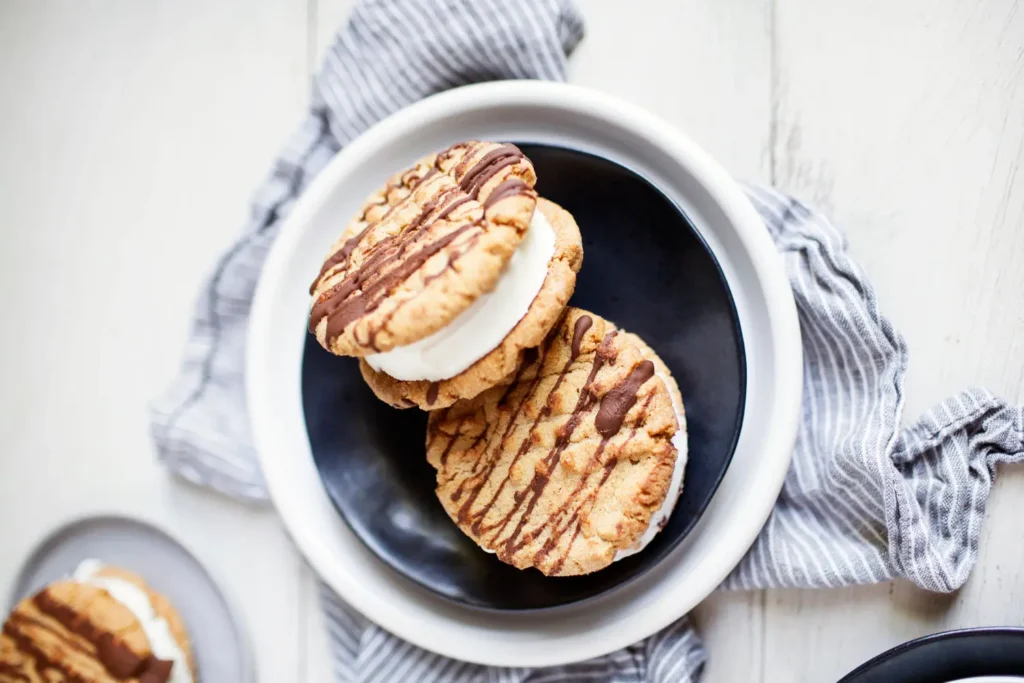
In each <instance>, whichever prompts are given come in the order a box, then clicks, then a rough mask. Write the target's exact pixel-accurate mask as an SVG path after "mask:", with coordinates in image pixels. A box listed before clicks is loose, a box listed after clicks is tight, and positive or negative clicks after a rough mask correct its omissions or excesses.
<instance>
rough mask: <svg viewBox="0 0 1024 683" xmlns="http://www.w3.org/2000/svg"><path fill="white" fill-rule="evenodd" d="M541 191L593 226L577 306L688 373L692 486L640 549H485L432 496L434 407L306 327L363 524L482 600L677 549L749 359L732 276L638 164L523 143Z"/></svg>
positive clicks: (415, 565)
mask: <svg viewBox="0 0 1024 683" xmlns="http://www.w3.org/2000/svg"><path fill="white" fill-rule="evenodd" d="M520 146H521V147H522V149H523V151H524V152H526V154H527V155H528V156H529V157H530V159H531V160H532V161H533V163H534V166H535V167H536V170H537V176H538V177H539V178H541V180H540V182H539V184H538V186H537V189H538V190H539V191H540V193H541V194H542V195H543V196H545V197H548V198H549V199H551V200H553V201H555V202H558V203H559V204H561V205H562V206H564V207H565V208H566V209H568V210H569V211H570V212H571V213H572V214H573V215H574V216H575V217H576V221H577V222H578V223H579V226H580V231H581V233H582V234H583V249H584V258H583V269H582V271H581V272H580V274H579V279H578V281H577V285H576V293H575V295H574V296H573V298H572V302H571V303H572V304H573V305H576V306H580V307H582V308H586V309H589V310H591V311H594V312H595V313H597V314H599V315H601V316H603V317H605V318H607V319H609V320H611V321H613V322H615V323H616V324H617V325H620V326H622V327H623V328H625V329H627V330H629V331H631V332H635V333H637V334H639V335H640V336H641V337H643V338H644V339H645V340H646V341H647V343H648V344H650V346H651V347H652V348H653V349H654V350H655V351H656V352H657V353H658V355H659V356H661V358H662V359H663V360H664V361H665V363H666V364H667V365H668V367H669V369H670V370H671V371H672V374H673V376H674V377H675V378H676V381H677V382H678V384H679V389H680V391H681V392H682V394H683V400H684V402H685V404H686V414H687V422H688V426H689V463H688V464H687V467H686V480H685V485H684V488H683V495H682V496H681V498H680V499H679V502H678V503H677V505H676V508H675V511H674V512H673V514H672V517H671V519H670V520H669V523H668V524H667V525H666V527H665V529H664V530H663V531H662V532H661V533H659V534H658V536H657V537H656V538H655V540H654V541H652V542H651V543H650V545H648V547H647V548H645V549H644V551H643V552H641V553H638V554H636V555H634V556H632V557H629V558H626V559H624V560H622V561H619V562H616V563H615V564H613V565H612V566H610V567H608V568H607V569H604V570H602V571H600V572H596V573H594V574H591V575H589V576H582V577H571V578H565V577H561V578H548V577H545V576H543V575H542V574H541V573H540V572H538V571H536V570H534V569H530V570H527V571H520V570H518V569H515V568H513V567H511V566H509V565H506V564H503V563H502V562H501V561H499V560H498V559H497V558H495V557H494V556H493V555H490V554H488V553H485V552H484V551H483V550H481V549H480V548H478V547H477V546H476V544H474V543H473V541H471V540H470V539H469V538H468V537H466V536H464V535H463V533H462V532H461V531H460V530H459V529H458V527H456V526H455V525H454V524H453V523H452V522H451V520H450V519H449V518H448V515H447V514H446V513H445V512H444V510H443V509H442V507H441V504H440V503H439V502H438V500H437V498H436V497H435V495H434V485H435V473H434V470H433V468H431V467H430V465H428V464H427V461H426V458H425V457H424V445H423V442H424V434H425V430H426V415H425V414H424V413H422V412H420V411H418V410H401V411H400V410H395V409H392V408H390V407H389V406H387V405H385V404H384V403H382V402H380V401H378V400H377V399H376V398H375V397H374V396H373V394H372V393H371V392H370V390H369V389H368V388H367V387H366V386H365V385H364V384H363V382H362V379H361V377H360V375H359V369H358V367H357V364H356V362H355V361H354V360H352V359H349V358H337V357H334V356H332V355H331V354H329V353H327V352H326V351H324V350H323V349H322V348H320V346H319V345H318V344H317V342H316V340H315V339H314V338H313V337H312V336H308V337H307V342H306V351H305V356H304V358H303V365H302V395H303V404H304V410H305V416H306V429H307V431H308V433H309V441H310V446H311V447H312V451H313V459H314V461H315V462H316V466H317V468H318V469H319V471H320V476H321V477H322V478H323V481H324V486H325V487H326V488H327V492H328V494H329V495H330V497H331V499H332V500H333V501H334V504H335V506H337V508H338V510H339V511H340V513H341V515H342V517H344V519H345V521H346V522H347V523H348V524H349V526H350V527H351V528H352V530H353V531H354V532H355V533H356V535H357V536H358V537H359V538H360V539H362V541H363V542H364V543H365V544H366V545H367V546H368V547H369V548H370V549H371V550H373V551H374V552H375V553H376V554H377V555H378V556H379V557H380V558H381V559H382V560H383V561H384V562H386V563H387V564H389V565H391V566H392V567H393V568H394V569H396V570H397V571H398V572H400V573H402V574H404V575H405V576H407V577H409V578H410V579H412V580H413V581H415V582H417V583H419V584H421V585H423V586H425V587H426V588H429V589H430V590H432V591H434V592H435V593H438V594H439V595H442V596H444V597H447V598H450V599H452V600H455V601H457V602H460V603H463V604H468V605H472V606H474V607H479V608H485V609H499V610H530V609H544V608H549V607H556V606H558V605H565V604H567V603H572V602H578V601H580V600H585V599H587V598H592V597H594V596H597V595H599V594H601V593H604V592H606V591H608V590H611V589H612V588H615V587H618V586H621V585H622V584H624V583H626V582H627V581H629V580H631V579H634V578H636V577H637V576H639V575H640V574H642V573H643V572H644V571H646V570H648V569H650V568H651V567H653V566H654V565H655V564H657V563H658V562H660V561H661V560H662V559H664V558H665V556H666V555H668V553H669V552H670V551H671V550H672V549H673V548H674V547H675V546H676V545H677V544H678V543H679V542H680V541H681V540H682V539H683V538H684V537H685V536H686V534H687V533H688V532H689V531H690V529H691V528H693V525H694V524H695V523H696V522H697V520H698V519H699V518H700V515H701V513H702V512H703V511H704V508H705V507H707V504H708V503H709V502H710V500H711V496H712V495H713V494H714V492H715V489H716V488H718V484H719V482H721V480H722V477H723V476H724V475H725V471H726V468H727V467H728V466H729V461H730V460H731V459H732V454H733V450H734V448H735V446H736V439H737V437H738V435H739V428H740V424H741V421H742V419H743V402H744V396H745V393H746V369H745V366H744V362H745V360H744V354H743V341H742V338H741V335H740V329H739V322H738V320H737V317H736V311H735V307H734V305H733V300H732V296H731V294H730V293H729V287H728V286H727V285H726V282H725V279H724V277H723V276H722V273H721V270H720V269H719V267H718V264H717V262H716V261H715V259H714V257H713V256H712V255H711V252H710V251H709V250H708V247H707V245H706V244H705V243H704V241H703V240H702V239H701V238H700V236H699V235H698V234H697V232H696V231H695V230H694V229H693V226H692V225H691V224H690V222H689V221H688V220H687V219H686V217H685V216H684V215H683V214H682V212H681V211H680V210H679V209H678V207H676V206H675V205H674V204H673V203H672V202H670V201H669V200H668V199H667V198H666V197H665V196H664V195H663V194H662V193H661V192H660V191H658V190H657V189H656V188H655V187H654V186H653V185H651V184H650V183H649V182H647V181H646V180H644V179H643V178H642V177H640V176H639V175H637V174H636V173H633V172H632V171H630V170H628V169H626V168H624V167H622V166H620V165H618V164H616V163H613V162H610V161H608V160H605V159H601V158H599V157H596V156H592V155H590V154H586V153H583V152H578V151H575V150H570V149H565V148H560V147H550V146H541V145H520Z"/></svg>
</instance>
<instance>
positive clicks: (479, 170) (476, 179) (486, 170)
mask: <svg viewBox="0 0 1024 683" xmlns="http://www.w3.org/2000/svg"><path fill="white" fill-rule="evenodd" d="M522 158H523V153H522V152H521V151H520V150H519V148H518V147H516V146H515V145H502V146H501V147H498V148H496V149H492V150H491V151H490V152H488V153H487V154H485V155H483V156H482V157H480V160H479V161H477V162H476V164H474V165H473V168H471V169H469V171H467V172H466V174H465V175H464V176H462V180H461V181H460V182H459V186H460V187H461V188H462V191H463V192H466V193H467V194H469V195H470V196H472V197H473V198H474V199H476V198H477V197H478V196H479V194H480V190H482V189H483V187H484V185H486V184H487V181H488V180H490V179H491V178H493V177H494V176H496V175H497V174H498V171H500V170H501V169H503V168H505V167H506V166H511V165H513V164H515V163H517V162H518V161H519V160H520V159H522Z"/></svg>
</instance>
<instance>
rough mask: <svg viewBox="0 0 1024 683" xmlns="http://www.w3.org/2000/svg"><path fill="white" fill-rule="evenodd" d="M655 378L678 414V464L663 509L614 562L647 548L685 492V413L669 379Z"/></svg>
mask: <svg viewBox="0 0 1024 683" xmlns="http://www.w3.org/2000/svg"><path fill="white" fill-rule="evenodd" d="M655 376H656V377H659V378H660V379H661V381H662V383H663V384H664V385H665V390H666V391H668V395H669V397H671V399H672V408H673V409H674V410H675V413H676V422H678V423H679V428H678V429H676V433H675V434H673V435H672V445H673V446H675V447H676V464H675V467H674V468H673V469H672V481H671V482H670V483H669V485H668V492H667V493H666V494H665V500H664V502H662V504H661V507H660V508H658V511H657V512H655V513H654V514H653V515H651V521H650V522H648V524H647V529H646V530H645V531H644V533H643V535H641V536H640V538H638V539H637V540H636V542H635V543H634V544H633V545H631V546H630V547H628V548H624V549H622V550H620V551H618V552H617V553H615V559H613V560H612V562H618V561H619V560H621V559H622V558H624V557H629V556H630V555H635V554H637V553H638V552H640V551H641V550H643V549H644V548H646V547H647V544H648V543H650V542H651V541H653V540H654V537H655V536H657V535H658V532H659V531H661V529H662V527H663V526H665V524H666V523H667V522H668V518H669V517H670V516H671V515H672V510H674V509H675V507H676V502H677V501H678V500H679V494H681V493H682V492H683V471H684V470H685V469H686V415H685V413H684V412H683V406H681V405H680V404H679V399H678V398H676V395H675V392H674V391H672V390H671V389H669V381H670V380H669V378H668V377H666V376H665V375H663V374H662V373H660V372H656V373H655Z"/></svg>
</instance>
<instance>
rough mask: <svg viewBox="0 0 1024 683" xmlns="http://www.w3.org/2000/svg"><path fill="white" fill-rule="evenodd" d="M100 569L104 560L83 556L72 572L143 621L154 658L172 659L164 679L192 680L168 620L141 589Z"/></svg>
mask: <svg viewBox="0 0 1024 683" xmlns="http://www.w3.org/2000/svg"><path fill="white" fill-rule="evenodd" d="M102 569H103V563H101V562H100V561H99V560H85V561H84V562H82V563H81V564H80V565H78V568H77V569H76V570H75V573H74V574H73V578H74V580H75V581H78V582H79V583H87V584H89V585H91V586H96V587H97V588H102V589H103V590H105V591H107V593H109V594H110V597H112V598H114V600H117V601H118V602H119V603H121V604H122V605H124V606H125V607H126V608H127V609H128V611H129V612H131V613H132V614H133V615H135V618H136V619H138V620H139V624H141V625H142V631H143V632H144V633H145V634H146V639H147V640H149V648H150V650H152V651H153V656H154V657H156V658H157V659H164V660H170V661H172V662H174V665H173V666H172V667H171V677H170V678H168V679H167V683H192V670H191V669H190V668H189V665H188V661H187V660H186V658H185V653H184V652H182V650H181V646H180V645H178V641H177V640H175V639H174V635H173V634H172V633H171V627H170V625H169V624H168V623H167V620H166V619H164V618H163V617H161V616H160V615H158V614H157V613H156V611H155V610H154V609H153V604H152V603H151V602H150V600H149V596H148V595H146V591H144V590H142V589H141V588H139V587H138V586H136V585H135V584H134V583H131V582H130V581H125V580H124V579H118V578H114V577H110V576H98V573H99V572H100V570H102Z"/></svg>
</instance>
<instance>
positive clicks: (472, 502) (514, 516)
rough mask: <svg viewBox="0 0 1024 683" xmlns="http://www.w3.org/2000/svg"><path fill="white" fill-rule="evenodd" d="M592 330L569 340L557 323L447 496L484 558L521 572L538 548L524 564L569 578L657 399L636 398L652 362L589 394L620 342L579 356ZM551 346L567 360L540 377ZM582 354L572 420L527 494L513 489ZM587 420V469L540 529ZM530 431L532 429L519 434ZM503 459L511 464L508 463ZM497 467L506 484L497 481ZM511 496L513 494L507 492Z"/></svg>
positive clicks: (607, 340) (579, 323)
mask: <svg viewBox="0 0 1024 683" xmlns="http://www.w3.org/2000/svg"><path fill="white" fill-rule="evenodd" d="M593 325H594V321H593V319H592V318H591V317H590V316H588V315H581V316H580V317H579V318H577V319H576V321H575V323H574V324H573V326H572V327H571V330H572V332H571V337H570V336H569V335H568V334H567V332H566V328H567V327H568V326H567V325H566V323H565V322H564V321H563V322H561V323H559V324H558V325H556V329H560V330H561V332H560V333H559V334H557V335H556V334H552V335H551V336H550V337H549V338H548V341H547V342H546V343H545V345H544V346H543V347H542V348H541V349H540V357H539V361H540V362H539V365H536V366H534V365H533V364H532V363H527V362H526V361H525V360H524V364H523V366H521V367H520V370H519V372H517V375H516V376H515V378H514V380H513V382H512V384H511V385H510V386H509V387H506V389H505V390H504V391H503V393H502V395H501V397H500V399H499V400H498V402H497V407H498V408H499V410H500V411H501V413H502V415H503V417H502V418H501V420H503V421H504V420H507V422H502V423H500V424H499V425H494V426H493V427H485V428H484V432H486V438H487V443H486V444H485V445H484V447H483V449H482V450H480V451H479V453H478V455H476V456H475V464H474V465H473V469H472V471H471V472H470V473H469V474H468V475H467V476H465V477H464V478H462V480H461V481H460V482H459V485H458V487H457V489H456V490H455V491H454V493H452V494H451V495H450V499H451V501H452V502H454V503H460V505H459V508H458V509H457V510H456V511H452V512H453V514H452V516H453V518H454V519H455V520H456V521H457V522H458V524H459V525H460V526H461V527H462V528H463V529H465V530H466V531H467V532H468V533H470V535H472V536H473V537H474V538H475V539H476V540H477V542H478V543H480V544H481V545H483V546H484V547H485V548H491V549H493V550H494V551H495V552H496V553H497V555H498V557H499V558H500V559H502V560H503V561H505V562H508V563H511V564H516V565H517V566H522V564H521V563H522V562H524V560H523V558H522V557H521V556H519V553H521V552H522V550H523V549H524V548H526V547H528V546H529V547H531V548H536V552H535V553H534V554H533V557H532V559H531V560H530V561H529V563H530V564H532V565H533V566H536V567H538V568H541V569H542V571H544V573H545V574H548V575H559V574H561V573H562V572H563V570H564V569H565V565H566V562H567V561H568V560H569V556H570V554H571V552H572V549H573V546H574V544H575V543H576V540H577V538H578V537H579V536H580V535H581V534H582V533H585V529H584V527H585V522H586V519H587V516H588V514H590V511H591V510H593V508H594V506H595V505H597V504H598V501H599V498H600V496H601V495H602V493H601V492H602V490H603V489H604V488H605V487H606V484H607V483H608V482H609V480H611V479H612V476H613V473H614V471H615V469H616V467H617V466H618V464H619V463H620V460H621V459H622V458H623V457H624V456H623V453H625V451H626V449H627V448H628V444H629V443H630V442H631V441H632V440H633V439H634V437H636V435H637V434H638V433H639V431H640V430H641V429H642V427H643V425H644V421H645V417H644V416H645V415H646V414H647V412H648V411H649V407H650V405H651V402H652V400H653V399H654V394H653V393H652V392H648V393H647V394H646V395H644V396H643V397H642V398H640V397H639V396H638V392H639V390H640V388H641V386H642V385H643V384H644V383H645V382H646V381H647V380H648V379H650V378H651V377H652V376H653V375H654V374H655V367H654V364H653V363H652V362H650V361H641V362H640V363H637V365H636V366H634V367H633V368H632V369H629V368H628V366H627V368H625V369H626V370H629V371H628V372H627V373H626V375H625V377H624V378H622V379H620V380H619V381H618V382H617V383H616V384H615V385H614V386H613V387H612V388H611V390H609V391H607V393H604V394H603V395H601V396H599V394H598V393H596V391H597V390H596V389H595V386H596V382H597V379H598V375H599V374H600V373H601V370H602V368H604V367H605V366H606V365H608V364H609V363H614V362H615V358H616V356H617V351H616V349H615V346H614V337H615V335H616V334H617V333H616V331H614V330H613V331H611V332H609V333H608V334H606V335H605V336H604V338H603V339H602V340H601V342H600V344H598V347H597V349H596V350H595V351H593V352H590V351H584V347H585V344H584V343H583V341H584V339H585V337H586V336H587V334H588V333H589V332H590V330H591V329H592V327H593ZM556 338H557V339H561V340H562V344H564V346H563V347H562V348H566V347H568V349H567V350H568V351H569V354H568V355H569V358H568V360H567V361H566V362H564V364H562V365H561V367H559V368H558V369H557V374H555V372H553V370H554V368H551V369H549V370H548V371H547V372H545V371H544V370H545V368H544V365H545V363H544V358H545V357H546V356H547V354H548V351H549V349H550V346H551V343H552V341H553V340H554V339H556ZM589 348H593V347H592V346H591V347H589ZM562 353H564V351H563V352H562ZM583 353H593V360H592V363H591V367H590V370H589V374H588V376H587V378H586V380H585V382H584V383H583V386H582V387H581V389H580V390H579V395H578V396H577V398H576V402H575V405H574V406H573V408H572V412H571V413H569V415H568V418H567V419H565V421H564V422H562V423H561V424H560V425H559V426H558V427H557V428H556V431H555V439H554V443H553V444H552V445H551V446H550V447H549V448H548V450H547V453H546V454H544V455H543V456H542V457H540V458H539V459H537V460H535V461H534V460H532V459H531V462H532V465H533V466H532V472H531V471H530V470H527V472H528V474H527V476H528V477H529V480H528V481H527V482H526V483H525V485H522V484H515V483H513V480H512V476H513V472H516V471H518V470H519V469H521V465H519V463H520V461H521V460H522V459H523V458H524V457H527V456H526V454H527V453H529V452H530V450H531V449H533V448H535V447H536V445H537V443H538V434H537V428H538V427H539V426H540V425H541V424H542V423H544V422H546V421H548V420H550V419H551V416H552V412H553V409H554V408H553V407H554V406H555V405H556V403H555V400H554V399H555V397H556V395H558V392H559V389H560V387H561V385H562V383H563V381H564V379H565V377H567V376H568V375H569V373H570V372H573V371H575V369H576V367H578V366H575V363H577V362H579V357H580V355H581V354H583ZM564 357H565V356H563V358H564ZM530 360H531V361H533V359H530ZM574 366H575V367H574ZM525 367H531V368H532V369H533V370H532V371H533V373H534V374H533V376H532V377H531V378H530V381H529V382H524V381H523V377H522V370H523V369H524V368H525ZM541 387H544V389H543V391H544V393H545V394H546V397H544V401H543V404H541V403H540V402H539V399H540V398H541V397H542V396H544V394H539V393H538V392H539V391H540V390H541ZM510 398H511V399H512V400H511V401H510V400H509V399H510ZM638 400H639V401H640V402H641V406H640V408H639V411H638V412H637V411H633V414H634V415H635V418H633V419H631V421H630V424H631V431H630V432H629V433H628V434H623V435H621V436H618V437H617V435H619V432H620V431H622V429H623V424H624V422H625V420H626V416H627V414H629V413H630V411H631V410H632V408H633V406H634V405H636V403H637V402H638ZM527 404H530V405H537V406H538V409H537V414H536V416H535V418H534V419H532V420H531V421H530V422H531V423H532V424H528V425H526V424H523V420H522V419H520V418H521V412H522V411H523V409H524V406H525V405H527ZM588 415H592V416H593V419H594V423H595V426H596V428H597V431H598V436H599V438H600V441H599V442H598V441H596V440H595V442H594V444H593V446H592V450H591V452H590V454H589V455H588V456H585V457H586V458H587V462H586V464H585V465H583V464H582V463H581V464H580V465H578V467H580V468H581V469H580V470H579V475H578V477H575V478H572V479H569V480H568V481H572V482H574V483H573V484H569V486H571V490H568V491H561V490H559V491H558V492H557V497H558V498H559V499H560V500H561V502H560V503H559V504H558V507H557V509H555V510H554V512H553V513H550V514H549V513H548V512H545V515H544V516H543V517H544V519H543V520H538V519H536V517H535V515H534V511H535V509H536V508H537V507H538V505H540V501H541V499H542V498H545V496H547V495H549V494H547V493H546V491H548V489H550V488H551V486H549V484H551V481H552V479H554V478H555V473H556V472H557V470H558V468H559V466H560V464H561V460H562V456H563V453H565V451H566V450H567V449H568V448H569V447H570V445H571V444H573V443H575V442H574V439H573V437H574V434H575V433H576V432H577V431H579V428H580V426H581V425H583V424H584V422H585V421H586V420H587V419H588V418H587V416H588ZM488 419H489V418H488ZM527 426H528V428H526V429H524V427H527ZM462 428H463V425H462V422H461V421H460V422H459V424H458V425H457V426H456V427H455V430H454V434H453V435H452V436H450V437H449V441H448V443H447V444H445V446H446V447H445V449H444V451H443V453H442V454H441V456H440V457H441V464H442V466H443V465H445V464H446V461H447V460H448V454H449V452H450V451H451V449H452V447H453V443H454V441H455V440H456V439H461V438H466V439H467V441H468V436H467V437H461V436H460V435H461V433H462ZM513 432H514V433H515V434H516V435H517V436H516V440H517V441H518V444H517V445H512V446H511V448H516V451H515V452H514V453H512V452H511V448H510V447H509V446H507V445H506V443H507V441H508V439H509V438H510V437H511V435H512V434H513ZM616 437H617V438H616ZM483 438H485V437H484V435H481V436H480V437H477V438H476V440H475V441H473V442H472V446H471V447H470V448H468V449H466V448H464V447H463V446H459V450H460V452H465V453H467V454H468V453H470V452H471V451H473V452H476V449H477V447H478V446H479V444H480V443H481V440H482V439H483ZM588 438H593V437H588ZM578 440H579V439H576V441H578ZM586 440H587V439H584V441H586ZM509 455H511V457H508V456H509ZM534 457H535V456H534ZM499 465H500V466H501V468H502V470H501V472H502V473H504V474H503V475H502V474H498V475H497V476H495V475H496V470H497V468H498V466H499ZM506 467H507V471H506V470H505V468H506ZM575 467H576V466H574V471H575ZM559 481H561V482H562V486H565V485H566V481H565V480H562V479H559ZM485 488H486V489H488V491H487V493H486V494H485V493H483V490H484V489H485ZM507 488H508V489H513V488H514V489H515V490H513V491H508V492H506V489H507ZM503 494H504V495H503ZM563 496H564V498H563ZM546 499H547V498H545V500H546ZM499 500H500V501H502V504H503V506H504V505H507V506H508V507H507V508H505V507H503V508H502V510H503V511H502V512H501V513H499V514H498V515H493V516H492V515H491V511H492V510H493V509H494V506H495V505H496V504H497V503H498V501H499ZM532 515H533V517H531V516H532ZM499 517H500V518H499ZM574 571H578V569H572V570H570V573H574Z"/></svg>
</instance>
